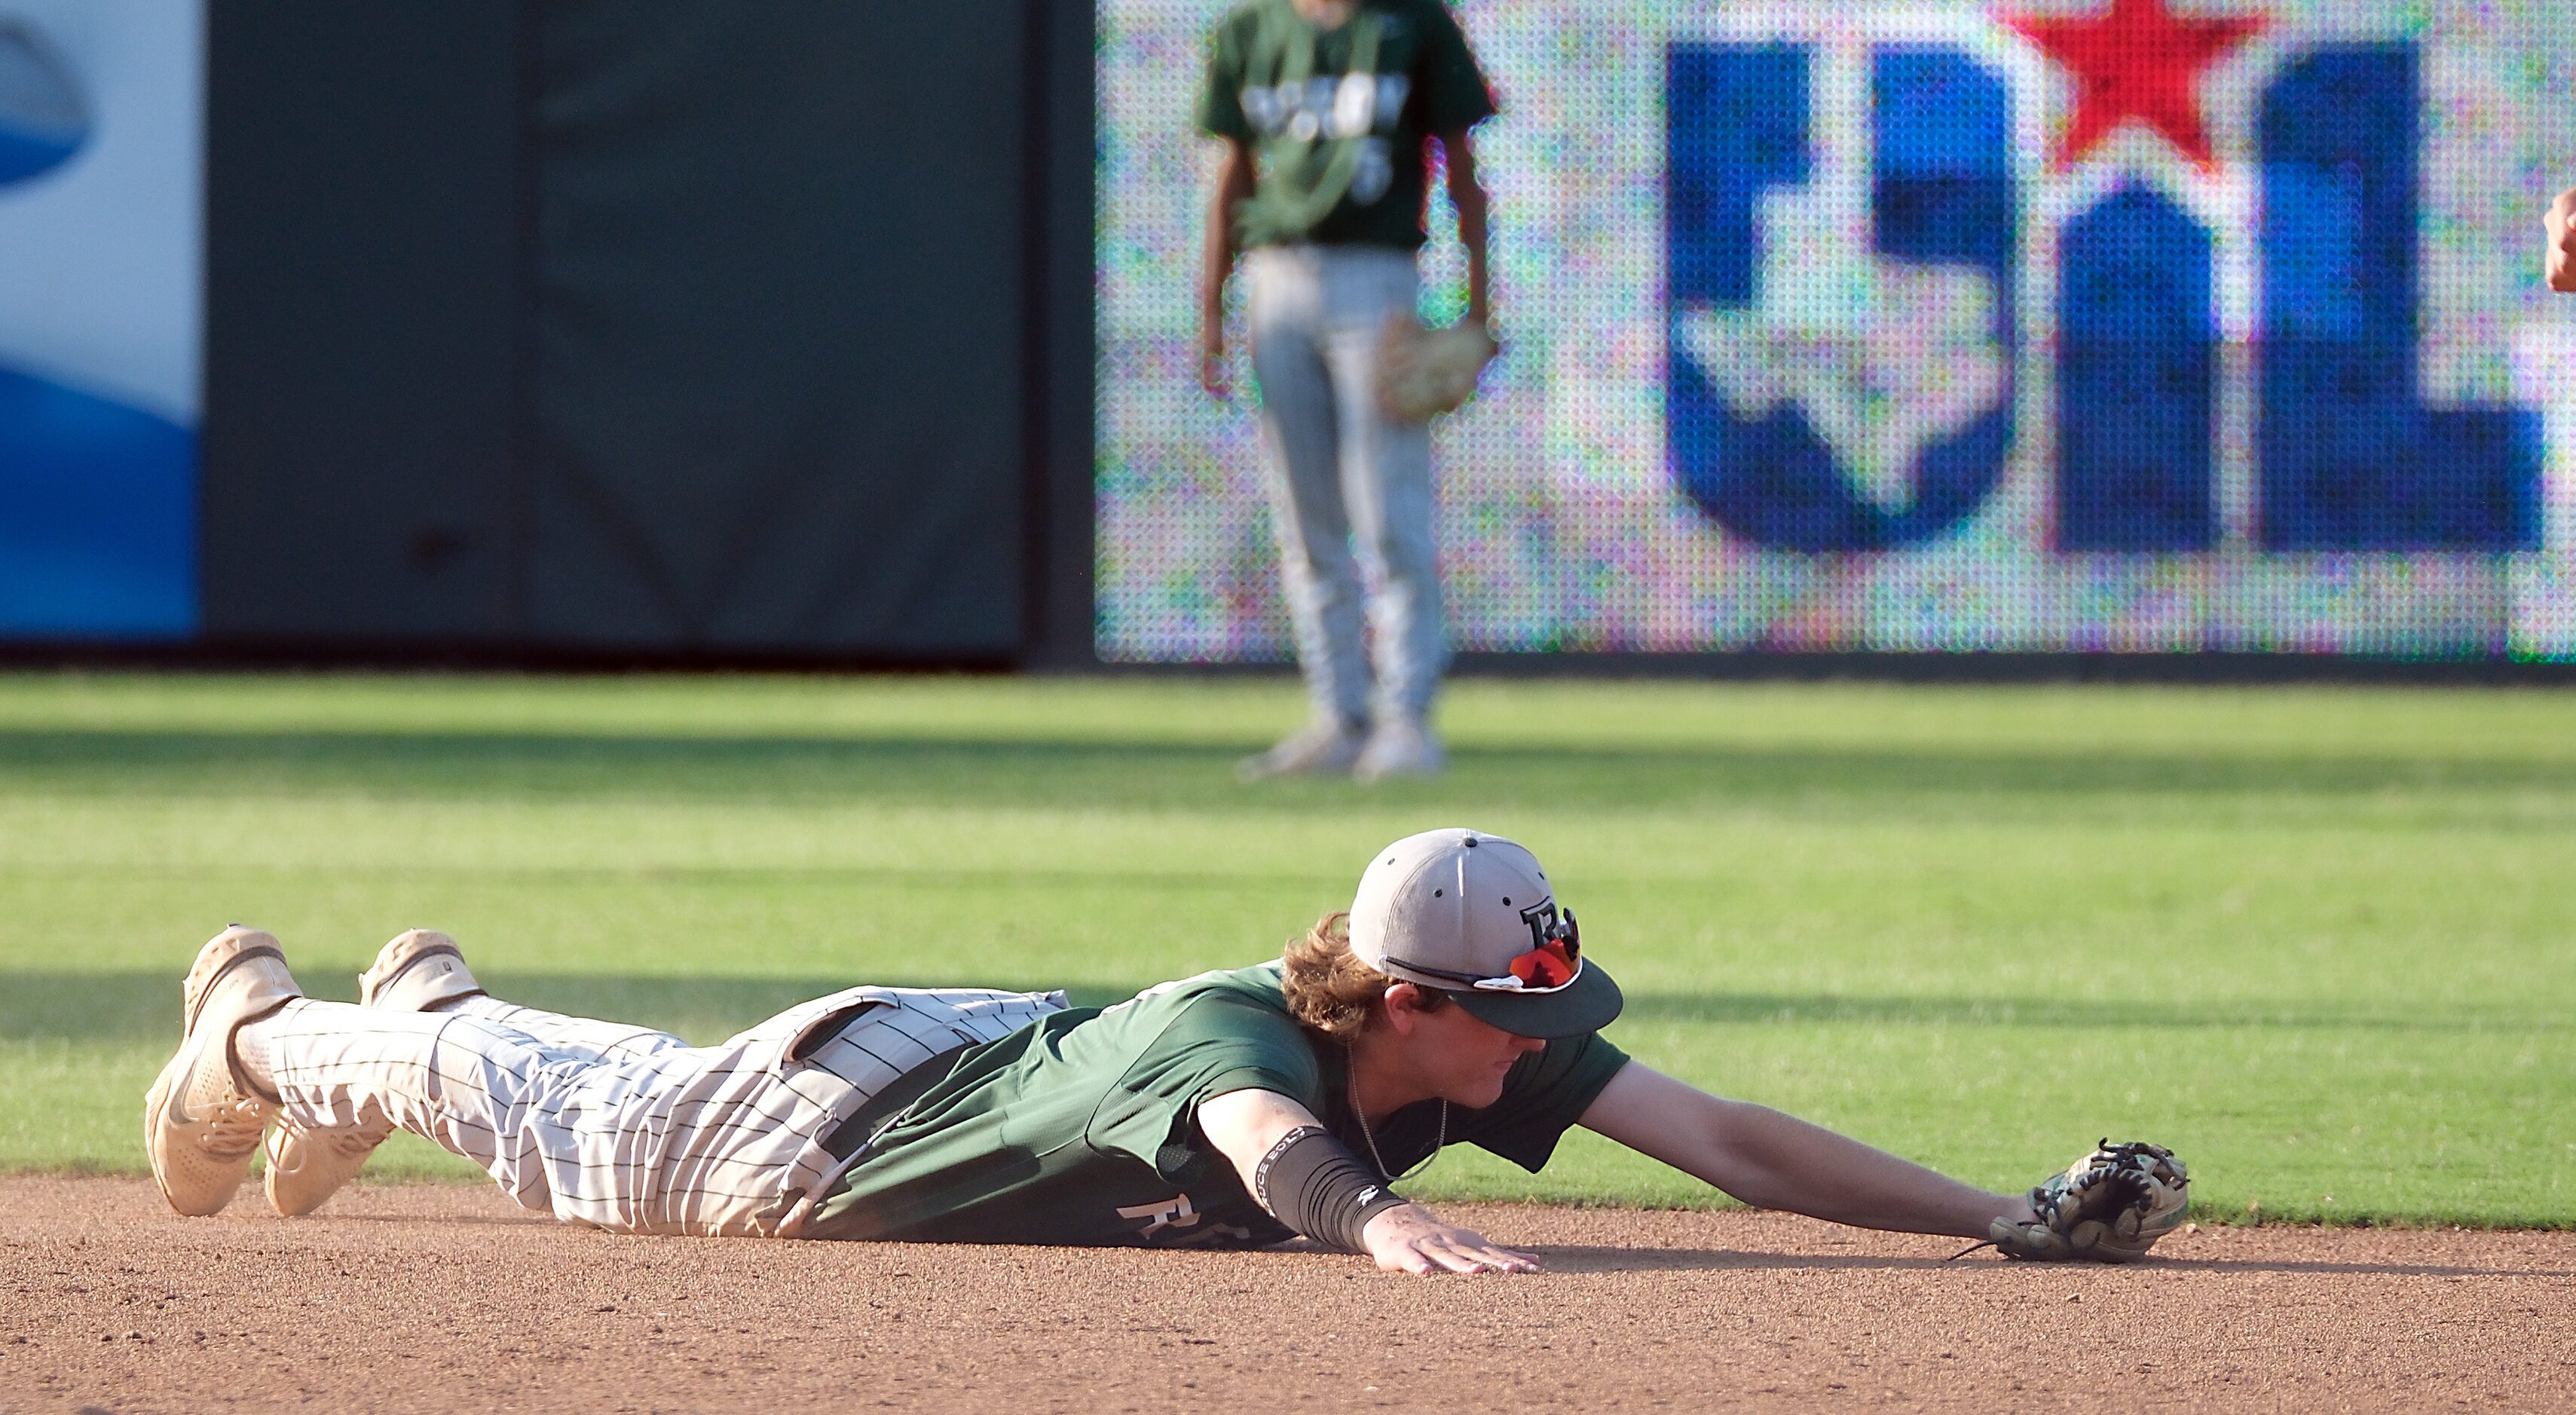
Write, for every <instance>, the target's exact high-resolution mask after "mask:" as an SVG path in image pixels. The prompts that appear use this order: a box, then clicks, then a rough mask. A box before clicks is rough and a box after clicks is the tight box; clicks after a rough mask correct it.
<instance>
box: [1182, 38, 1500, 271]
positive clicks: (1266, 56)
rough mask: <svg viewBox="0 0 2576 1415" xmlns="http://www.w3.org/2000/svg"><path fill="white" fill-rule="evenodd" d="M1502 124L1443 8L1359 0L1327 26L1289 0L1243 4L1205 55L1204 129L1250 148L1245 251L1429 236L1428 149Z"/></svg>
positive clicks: (1242, 231) (1242, 233)
mask: <svg viewBox="0 0 2576 1415" xmlns="http://www.w3.org/2000/svg"><path fill="white" fill-rule="evenodd" d="M1492 116H1494V97H1493V94H1492V92H1491V91H1490V90H1489V89H1487V88H1486V86H1485V76H1484V75H1483V74H1482V73H1480V72H1478V70H1477V68H1476V57H1475V55H1474V54H1472V53H1471V52H1469V50H1468V48H1467V36H1466V35H1465V34H1464V33H1462V32H1460V30H1459V28H1458V21H1457V20H1456V19H1455V18H1453V17H1452V16H1451V15H1450V13H1449V8H1448V6H1447V5H1445V4H1443V3H1441V0H1361V3H1360V5H1359V7H1358V8H1357V10H1356V11H1355V12H1354V13H1353V14H1352V16H1351V18H1350V19H1349V20H1347V21H1345V22H1343V23H1342V24H1341V25H1339V26H1338V27H1336V28H1333V29H1330V30H1319V29H1317V28H1316V27H1315V26H1314V25H1313V24H1311V23H1309V22H1307V20H1306V19H1305V18H1304V17H1303V16H1300V15H1299V14H1298V13H1297V8H1296V5H1295V3H1294V0H1245V3H1243V4H1241V5H1238V6H1237V7H1235V9H1234V11H1233V12H1232V13H1231V14H1228V15H1227V16H1226V17H1225V20H1224V21H1223V22H1222V23H1221V24H1219V25H1218V26H1217V30H1216V35H1215V37H1214V39H1213V40H1212V41H1211V43H1210V44H1209V46H1208V65H1207V82H1206V86H1205V87H1204V88H1202V89H1201V90H1200V92H1199V114H1198V119H1199V126H1200V127H1201V128H1203V129H1205V130H1206V131H1208V132H1209V133H1211V134H1214V135H1215V136H1217V137H1221V138H1233V139H1235V140H1236V141H1238V142H1242V143H1244V144H1247V145H1248V146H1250V147H1251V148H1252V150H1253V155H1254V158H1255V160H1256V162H1257V164H1258V176H1257V178H1256V180H1255V183H1254V187H1253V196H1252V199H1251V200H1249V201H1246V202H1244V203H1242V204H1240V205H1239V206H1238V207H1237V208H1236V209H1235V237H1236V240H1237V241H1238V242H1239V243H1240V244H1241V245H1243V246H1245V247H1247V248H1249V247H1252V246H1269V245H1282V244H1286V243H1288V242H1292V241H1314V242H1319V243H1323V244H1328V245H1377V246H1395V247H1398V248H1400V249H1403V250H1408V251H1409V250H1413V249H1416V248H1418V247H1419V246H1421V244H1422V243H1423V240H1424V233H1423V226H1422V208H1423V197H1424V194H1425V183H1426V177H1425V174H1424V167H1423V154H1422V144H1423V140H1424V139H1425V138H1426V137H1429V136H1431V135H1433V134H1437V133H1454V132H1463V131H1465V130H1466V129H1468V128H1471V127H1473V126H1475V125H1476V124H1478V123H1480V122H1483V121H1484V120H1485V119H1487V118H1490V117H1492Z"/></svg>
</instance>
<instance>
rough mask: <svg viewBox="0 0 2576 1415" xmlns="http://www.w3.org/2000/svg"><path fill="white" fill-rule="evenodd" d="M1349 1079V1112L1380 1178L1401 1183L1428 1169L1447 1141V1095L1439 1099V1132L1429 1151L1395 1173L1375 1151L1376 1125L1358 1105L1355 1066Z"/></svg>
mask: <svg viewBox="0 0 2576 1415" xmlns="http://www.w3.org/2000/svg"><path fill="white" fill-rule="evenodd" d="M1349 1081H1350V1084H1349V1086H1348V1087H1347V1088H1346V1089H1347V1090H1348V1091H1349V1092H1350V1098H1351V1114H1353V1115H1356V1116H1358V1117H1359V1121H1360V1139H1362V1140H1364V1141H1366V1142H1367V1143H1368V1152H1369V1158H1370V1159H1372V1160H1374V1161H1376V1162H1377V1173H1378V1177H1379V1178H1380V1179H1383V1180H1385V1181H1386V1182H1387V1183H1389V1184H1401V1183H1403V1182H1404V1181H1405V1180H1408V1179H1411V1178H1412V1177H1413V1176H1415V1175H1417V1174H1420V1173H1421V1172H1422V1171H1424V1170H1426V1169H1429V1168H1430V1167H1431V1162H1432V1161H1434V1160H1436V1159H1438V1158H1440V1150H1441V1147H1442V1146H1444V1145H1447V1144H1448V1143H1449V1100H1448V1098H1447V1097H1445V1096H1444V1097H1442V1098H1441V1101H1440V1131H1439V1134H1438V1135H1436V1136H1435V1137H1433V1139H1432V1141H1431V1153H1429V1154H1427V1155H1424V1156H1423V1157H1422V1163H1420V1164H1417V1165H1415V1166H1414V1167H1413V1168H1411V1169H1408V1170H1406V1171H1405V1172H1404V1173H1402V1174H1396V1173H1392V1172H1390V1171H1389V1170H1388V1169H1387V1167H1386V1156H1384V1155H1382V1154H1379V1153H1378V1152H1377V1134H1376V1127H1374V1126H1372V1125H1370V1124H1369V1115H1368V1111H1367V1109H1366V1108H1364V1107H1362V1106H1361V1105H1360V1075H1359V1071H1358V1070H1357V1068H1354V1069H1352V1070H1351V1072H1350V1073H1349Z"/></svg>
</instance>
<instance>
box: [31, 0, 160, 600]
mask: <svg viewBox="0 0 2576 1415" xmlns="http://www.w3.org/2000/svg"><path fill="white" fill-rule="evenodd" d="M204 68H205V42H204V16H203V13H202V9H201V0H0V639H22V640H23V639H49V638H78V639H96V638H110V639H168V638H180V637H185V636H187V635H190V634H192V633H194V632H195V630H196V628H197V620H198V614H197V551H196V503H197V493H196V486H197V470H196V467H197V450H196V447H197V425H198V411H199V407H200V398H199V386H200V381H201V380H200V369H199V364H200V348H201V344H202V340H201V329H200V326H201V324H202V319H203V316H202V309H203V305H204V300H203V296H202V290H203V285H204V279H203V257H202V254H201V252H202V250H203V245H204V240H203V234H202V232H203V226H204V221H203V210H202V209H203V189H204V175H203V174H204V156H203V151H204V141H203V127H204V123H203V118H202V111H203V108H204V79H203V73H204Z"/></svg>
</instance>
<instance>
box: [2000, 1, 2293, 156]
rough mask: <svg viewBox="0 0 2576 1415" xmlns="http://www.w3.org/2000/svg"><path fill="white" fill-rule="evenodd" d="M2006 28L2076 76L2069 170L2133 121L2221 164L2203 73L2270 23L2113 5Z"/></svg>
mask: <svg viewBox="0 0 2576 1415" xmlns="http://www.w3.org/2000/svg"><path fill="white" fill-rule="evenodd" d="M2004 23H2006V24H2008V25H2011V26H2012V27H2013V28H2014V29H2017V30H2019V31H2021V32H2022V33H2023V34H2026V35H2028V36H2030V38H2031V39H2032V41H2033V42H2035V43H2037V44H2038V45H2039V47H2040V48H2042V49H2045V50H2047V51H2048V52H2049V53H2050V54H2051V55H2052V56H2054V57H2055V58H2056V60H2057V62H2059V63H2060V64H2063V65H2065V66H2066V67H2067V68H2068V69H2069V70H2071V71H2073V73H2074V75H2075V117H2074V119H2073V121H2071V122H2069V123H2068V124H2067V125H2066V143H2065V145H2064V146H2063V147H2061V148H2059V149H2058V152H2057V165H2058V167H2059V168H2061V169H2063V168H2065V167H2067V166H2069V165H2071V164H2072V163H2073V162H2074V161H2075V159H2077V158H2079V157H2082V156H2083V155H2084V154H2085V153H2087V152H2089V151H2091V150H2092V149H2093V147H2094V146H2095V145H2096V144H2098V143H2100V142H2101V141H2102V139H2104V138H2106V137H2109V136H2110V135H2111V132H2112V130H2113V129H2115V128H2117V127H2119V126H2120V125H2121V124H2122V123H2125V122H2127V121H2129V120H2130V119H2132V118H2135V119H2137V120H2138V121H2139V122H2142V123H2145V124H2147V125H2148V126H2149V127H2152V128H2154V129H2155V130H2156V131H2157V132H2160V133H2162V134H2164V135H2165V138H2166V140H2167V141H2169V142H2171V143H2172V144H2173V145H2174V146H2175V147H2177V148H2179V149H2181V150H2182V152H2183V153H2184V155H2186V156H2188V157H2189V158H2191V160H2192V161H2194V162H2197V163H2199V164H2200V165H2201V166H2202V167H2210V166H2214V165H2215V163H2216V159H2214V158H2213V157H2212V156H2211V155H2210V151H2209V134H2208V132H2207V130H2205V129H2204V128H2202V127H2201V122H2200V97H2199V93H2198V89H2199V85H2200V72H2201V70H2203V69H2206V68H2208V67H2209V66H2210V65H2211V64H2212V63H2214V62H2216V61H2217V60H2218V58H2219V56H2221V55H2223V54H2225V53H2226V52H2227V51H2228V50H2230V49H2233V48H2235V47H2236V46H2237V45H2239V44H2242V43H2244V42H2245V40H2247V39H2248V38H2250V37H2252V36H2253V35H2255V34H2256V33H2259V32H2260V31H2261V30H2262V28H2263V23H2264V22H2263V19H2262V17H2261V16H2259V15H2232V16H2228V17H2226V18H2223V19H2184V18H2182V17H2181V16H2179V15H2176V14H2175V13H2174V12H2173V11H2171V10H2169V9H2167V8H2165V0H2111V9H2110V13H2108V14H2101V15H2094V16H2092V17H2089V18H2085V19H2071V18H2068V17H2066V16H2062V15H2049V16H2036V15H2016V16H2012V17H2009V18H2007V19H2006V20H2005V21H2004Z"/></svg>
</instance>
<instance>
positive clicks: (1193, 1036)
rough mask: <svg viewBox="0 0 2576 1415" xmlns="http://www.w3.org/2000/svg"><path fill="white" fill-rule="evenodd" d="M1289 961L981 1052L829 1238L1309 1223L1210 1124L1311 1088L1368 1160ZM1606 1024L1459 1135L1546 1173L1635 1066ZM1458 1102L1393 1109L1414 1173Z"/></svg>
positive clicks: (915, 1119)
mask: <svg viewBox="0 0 2576 1415" xmlns="http://www.w3.org/2000/svg"><path fill="white" fill-rule="evenodd" d="M1279 972H1280V968H1279V965H1278V964H1277V963H1265V964H1261V965H1259V966H1257V967H1251V968H1238V969H1235V970H1233V971H1231V972H1217V973H1202V974H1200V975H1199V976H1197V977H1195V978H1185V979H1182V980H1181V981H1179V982H1176V983H1165V984H1164V985H1162V986H1161V987H1158V988H1152V989H1148V990H1147V991H1145V992H1143V993H1140V994H1138V995H1137V996H1136V997H1134V998H1132V999H1130V1000H1128V1001H1126V1002H1122V1003H1120V1004H1118V1005H1117V1006H1115V1007H1111V1008H1106V1009H1095V1008H1082V1009H1076V1010H1073V1011H1067V1012H1057V1013H1052V1014H1050V1015H1048V1016H1046V1017H1043V1018H1040V1019H1039V1020H1037V1021H1036V1022H1033V1023H1030V1024H1029V1025H1028V1026H1026V1027H1023V1028H1021V1029H1020V1030H1018V1031H1016V1032H1013V1033H1012V1034H1011V1035H1009V1036H1007V1037H1004V1038H1002V1039H1001V1040H999V1041H994V1042H987V1043H985V1044H983V1045H981V1046H979V1047H976V1048H974V1049H973V1050H971V1051H968V1052H967V1053H966V1054H965V1055H964V1056H962V1057H960V1058H959V1059H958V1061H957V1065H956V1069H955V1070H954V1071H952V1072H950V1073H949V1075H948V1077H947V1079H946V1080H944V1081H942V1082H940V1083H939V1084H938V1085H937V1086H935V1087H933V1088H932V1089H931V1090H930V1091H929V1092H928V1093H927V1094H925V1095H923V1096H922V1098H921V1099H920V1100H918V1101H916V1102H914V1103H913V1104H912V1105H911V1106H910V1107H908V1108H907V1109H906V1110H905V1111H904V1112H903V1115H902V1116H901V1118H900V1119H899V1120H897V1122H896V1123H895V1124H894V1125H892V1126H891V1127H889V1128H888V1129H887V1130H886V1131H885V1132H884V1134H883V1135H881V1136H880V1137H879V1138H878V1141H877V1145H876V1148H875V1149H874V1150H872V1151H871V1152H870V1153H869V1154H868V1155H867V1157H866V1158H865V1159H863V1160H861V1161H860V1163H859V1164H858V1165H857V1166H856V1167H854V1168H853V1169H852V1170H851V1171H850V1172H849V1174H848V1175H847V1176H846V1177H844V1178H843V1179H842V1181H841V1183H840V1185H839V1186H838V1187H837V1188H836V1189H835V1190H834V1191H833V1192H832V1193H831V1194H830V1195H829V1196H827V1197H826V1198H825V1199H824V1200H823V1202H822V1203H820V1204H818V1205H817V1206H816V1207H815V1210H814V1213H813V1215H812V1217H811V1218H810V1219H809V1220H808V1221H807V1223H806V1226H805V1236H807V1237H809V1238H891V1239H911V1240H918V1241H928V1242H960V1243H1063V1244H1104V1243H1136V1244H1145V1245H1148V1246H1175V1247H1202V1248H1204V1247H1218V1248H1235V1247H1251V1246H1257V1245H1260V1244H1265V1243H1277V1242H1280V1241H1282V1240H1284V1239H1287V1238H1289V1237H1291V1236H1292V1235H1291V1234H1290V1233H1289V1231H1288V1229H1287V1228H1286V1227H1284V1226H1283V1225H1281V1224H1280V1223H1279V1221H1278V1220H1277V1219H1274V1218H1272V1217H1271V1216H1270V1214H1269V1212H1268V1211H1267V1210H1265V1209H1263V1208H1262V1207H1261V1205H1260V1204H1259V1203H1258V1202H1257V1201H1255V1200H1254V1198H1253V1197H1252V1195H1251V1194H1249V1193H1247V1192H1245V1190H1244V1186H1243V1180H1242V1178H1241V1177H1240V1176H1239V1175H1237V1174H1236V1173H1235V1170H1234V1166H1233V1164H1232V1163H1231V1162H1229V1161H1228V1160H1227V1159H1226V1157H1225V1156H1224V1155H1223V1154H1222V1153H1221V1152H1219V1151H1218V1150H1217V1149H1216V1148H1215V1147H1213V1146H1211V1145H1210V1144H1208V1142H1207V1139H1206V1137H1205V1136H1203V1135H1201V1134H1200V1133H1199V1128H1198V1120H1197V1116H1198V1107H1199V1104H1200V1102H1202V1101H1205V1100H1207V1099H1209V1098H1210V1097H1212V1096H1221V1095H1224V1094H1226V1093H1228V1092H1230V1091H1242V1090H1264V1091H1276V1092H1278V1093H1279V1094H1281V1095H1284V1096H1288V1097H1291V1098H1293V1099H1295V1100H1297V1101H1300V1102H1303V1103H1304V1104H1305V1106H1306V1107H1307V1109H1309V1110H1312V1111H1313V1112H1314V1113H1315V1114H1316V1115H1318V1116H1320V1117H1322V1119H1323V1121H1324V1124H1325V1125H1326V1126H1328V1127H1330V1128H1331V1130H1332V1131H1333V1133H1334V1134H1335V1135H1337V1136H1339V1137H1340V1138H1341V1140H1342V1142H1343V1143H1344V1144H1347V1145H1349V1146H1350V1147H1351V1149H1352V1150H1353V1151H1354V1152H1356V1153H1357V1154H1359V1155H1360V1157H1361V1162H1362V1163H1367V1158H1368V1149H1367V1145H1366V1143H1365V1141H1364V1140H1363V1139H1362V1137H1361V1134H1360V1131H1359V1128H1358V1122H1357V1120H1356V1119H1355V1118H1354V1117H1353V1116H1352V1115H1351V1112H1350V1103H1349V1088H1348V1084H1347V1081H1348V1075H1349V1073H1348V1070H1347V1060H1346V1056H1345V1053H1344V1052H1343V1050H1342V1048H1341V1047H1340V1046H1338V1045H1335V1044H1333V1043H1330V1042H1322V1041H1319V1040H1317V1039H1315V1038H1313V1037H1312V1036H1311V1035H1310V1034H1308V1033H1307V1032H1306V1031H1305V1030H1304V1029H1303V1028H1300V1027H1299V1026H1298V1025H1297V1023H1296V1022H1295V1021H1294V1020H1292V1019H1291V1018H1290V1017H1289V1015H1288V1009H1287V1006H1286V1004H1285V1003H1283V1002H1282V1001H1281V1000H1280V996H1279ZM1627 1060H1628V1058H1627V1057H1626V1055H1624V1054H1623V1053H1621V1052H1620V1050H1619V1049H1618V1048H1617V1047H1614V1046H1612V1045H1610V1044H1609V1043H1608V1042H1605V1041H1603V1040H1601V1038H1600V1037H1598V1036H1586V1037H1579V1038H1576V1039H1574V1040H1572V1041H1560V1042H1551V1043H1549V1044H1548V1047H1547V1049H1546V1050H1545V1051H1539V1052H1532V1053H1531V1054H1529V1055H1527V1056H1524V1057H1522V1058H1521V1059H1520V1061H1519V1062H1518V1063H1516V1064H1515V1065H1514V1066H1513V1067H1512V1071H1511V1074H1510V1076H1509V1077H1507V1078H1506V1079H1505V1082H1504V1085H1503V1094H1502V1098H1501V1099H1500V1100H1497V1101H1496V1102H1495V1103H1494V1104H1492V1105H1490V1106H1487V1107H1485V1108H1483V1109H1481V1110H1469V1109H1465V1108H1463V1107H1452V1108H1451V1110H1450V1114H1449V1139H1450V1141H1451V1142H1453V1143H1455V1142H1461V1141H1464V1142H1469V1143H1473V1144H1477V1145H1481V1146H1483V1147H1484V1148H1486V1149H1488V1150H1491V1151H1492V1152H1494V1153H1495V1154H1498V1155H1500V1156H1502V1157H1503V1158H1505V1159H1507V1160H1510V1161H1512V1162H1513V1163H1515V1164H1518V1165H1520V1166H1521V1167H1522V1168H1524V1169H1528V1170H1532V1171H1536V1170H1537V1169H1538V1168H1539V1167H1540V1166H1541V1165H1544V1164H1546V1163H1547V1159H1548V1156H1549V1155H1550V1154H1552V1153H1554V1152H1555V1150H1556V1141H1557V1137H1558V1136H1560V1135H1562V1134H1564V1133H1565V1131H1566V1128H1567V1127H1569V1126H1571V1125H1573V1124H1574V1123H1575V1122H1576V1121H1577V1120H1579V1119H1580V1118H1581V1117H1582V1115H1583V1112H1584V1110H1585V1109H1586V1108H1587V1107H1589V1106H1590V1105H1591V1104H1592V1100H1593V1098H1594V1097H1595V1096H1598V1095H1599V1094H1601V1088H1602V1087H1603V1086H1606V1085H1608V1084H1610V1078H1611V1076H1612V1075H1613V1074H1615V1073H1616V1072H1617V1071H1618V1070H1619V1068H1620V1067H1621V1066H1623V1065H1626V1064H1627ZM1439 1123H1440V1103H1439V1102H1437V1101H1424V1102H1421V1103H1419V1104H1416V1105H1410V1106H1406V1107H1404V1108H1403V1109H1401V1110H1398V1111H1397V1112H1395V1113H1394V1114H1393V1115H1389V1116H1384V1117H1379V1126H1378V1131H1377V1143H1378V1149H1379V1150H1380V1151H1381V1152H1382V1153H1383V1154H1384V1155H1385V1156H1386V1162H1387V1163H1388V1164H1389V1165H1392V1166H1394V1167H1395V1169H1396V1170H1397V1172H1399V1173H1401V1172H1402V1171H1404V1170H1405V1169H1407V1168H1410V1167H1411V1166H1413V1165H1414V1164H1417V1163H1419V1162H1420V1161H1421V1160H1423V1159H1424V1158H1425V1157H1427V1156H1428V1155H1429V1154H1430V1153H1431V1149H1432V1145H1433V1142H1434V1138H1435V1136H1436V1135H1437V1133H1438V1127H1439Z"/></svg>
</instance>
